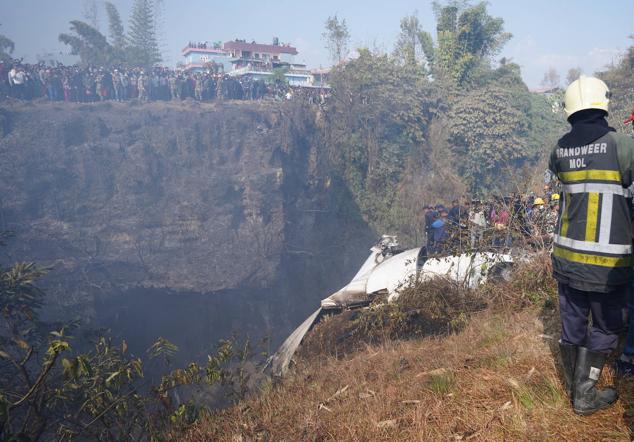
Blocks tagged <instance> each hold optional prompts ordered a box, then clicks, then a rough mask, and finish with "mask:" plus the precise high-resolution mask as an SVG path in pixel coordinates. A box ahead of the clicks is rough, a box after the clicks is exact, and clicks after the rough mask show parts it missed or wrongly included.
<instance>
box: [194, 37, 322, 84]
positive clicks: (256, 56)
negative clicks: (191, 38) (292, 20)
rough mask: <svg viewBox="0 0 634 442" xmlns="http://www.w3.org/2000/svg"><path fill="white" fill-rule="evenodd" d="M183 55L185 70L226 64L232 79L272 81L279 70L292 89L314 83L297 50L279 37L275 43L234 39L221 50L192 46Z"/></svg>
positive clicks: (203, 68) (225, 66) (199, 69)
mask: <svg viewBox="0 0 634 442" xmlns="http://www.w3.org/2000/svg"><path fill="white" fill-rule="evenodd" d="M182 54H183V56H184V57H185V63H184V68H185V69H186V70H196V71H202V70H205V69H206V68H209V67H210V66H211V65H212V63H213V64H215V65H216V66H217V65H219V64H221V65H223V67H224V72H225V73H227V74H229V75H231V76H248V77H251V78H253V79H254V80H266V79H269V78H271V76H273V74H274V72H275V71H276V70H279V71H281V72H284V76H285V77H286V79H287V80H288V82H289V84H290V85H291V86H311V85H312V84H313V80H314V78H313V75H312V74H311V72H310V70H308V69H307V68H306V65H305V64H304V63H301V62H298V61H297V55H298V54H299V52H298V51H297V48H295V47H293V46H291V45H289V44H281V43H279V40H278V39H277V38H275V39H273V44H261V43H256V42H255V41H252V42H251V43H249V42H247V41H245V40H233V41H228V42H226V43H224V45H222V48H220V47H218V45H215V47H213V48H212V47H209V48H208V47H207V44H189V45H188V46H187V47H186V48H185V49H183V51H182Z"/></svg>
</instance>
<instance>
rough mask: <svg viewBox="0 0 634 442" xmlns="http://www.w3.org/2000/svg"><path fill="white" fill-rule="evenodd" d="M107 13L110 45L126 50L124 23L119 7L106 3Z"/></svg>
mask: <svg viewBox="0 0 634 442" xmlns="http://www.w3.org/2000/svg"><path fill="white" fill-rule="evenodd" d="M105 6H106V13H107V14H108V29H109V31H110V44H111V45H112V47H114V48H115V49H118V50H124V48H125V47H126V38H125V33H124V30H123V22H122V21H121V16H120V15H119V11H118V10H117V7H116V6H115V5H113V4H112V3H110V2H106V3H105Z"/></svg>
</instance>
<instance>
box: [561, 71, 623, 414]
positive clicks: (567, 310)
mask: <svg viewBox="0 0 634 442" xmlns="http://www.w3.org/2000/svg"><path fill="white" fill-rule="evenodd" d="M609 98H610V91H609V89H608V87H607V85H606V84H605V83H604V82H603V81H601V80H599V79H598V78H594V77H585V76H581V77H580V78H579V79H578V80H576V81H574V82H572V84H570V86H568V88H567V89H566V93H565V107H564V111H565V112H566V116H567V118H568V122H569V123H570V125H571V129H570V132H568V133H567V134H565V135H564V136H563V137H562V138H561V139H560V140H559V141H558V143H557V146H556V147H555V148H554V149H553V151H552V153H551V156H550V163H549V169H550V170H551V171H552V172H553V174H554V175H556V176H557V177H558V178H559V180H560V181H561V183H562V191H561V208H560V213H559V220H558V222H557V227H556V229H555V234H554V237H553V241H554V246H553V253H552V261H553V276H554V277H555V279H556V280H557V283H558V291H559V310H560V315H561V340H560V343H559V345H560V351H561V357H562V362H563V364H562V365H563V371H564V377H565V383H566V389H567V391H568V394H569V395H570V397H571V400H572V405H573V409H574V411H575V412H576V413H577V414H581V415H588V414H592V413H594V412H596V411H598V410H600V409H602V408H606V407H608V406H610V405H611V404H613V403H614V402H615V401H616V400H617V398H618V394H617V392H616V389H614V388H613V387H606V388H603V389H598V388H596V383H597V381H598V380H599V378H600V376H601V371H602V370H603V366H604V365H605V361H606V358H607V356H608V355H609V354H610V353H611V352H612V351H613V350H614V348H615V347H616V345H617V341H618V335H619V333H620V332H621V331H622V330H623V326H624V324H623V322H624V321H623V314H622V311H623V308H624V307H625V300H626V296H627V293H628V290H629V285H630V281H631V279H632V244H631V231H632V222H631V218H630V205H629V202H628V197H629V191H628V190H627V188H628V187H629V186H630V185H631V184H632V175H633V169H632V163H633V160H634V140H632V138H630V137H628V136H626V135H623V134H617V133H615V131H614V129H613V128H611V127H609V126H608V123H607V121H606V119H605V117H606V116H607V115H608V103H609ZM590 314H592V325H591V326H590V327H589V326H588V316H589V315H590Z"/></svg>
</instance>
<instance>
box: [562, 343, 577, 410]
mask: <svg viewBox="0 0 634 442" xmlns="http://www.w3.org/2000/svg"><path fill="white" fill-rule="evenodd" d="M559 352H560V353H561V365H562V367H563V375H564V386H565V387H566V394H567V395H568V397H569V398H570V400H572V384H573V381H574V376H575V365H576V363H577V346H576V345H572V344H562V343H561V341H560V342H559Z"/></svg>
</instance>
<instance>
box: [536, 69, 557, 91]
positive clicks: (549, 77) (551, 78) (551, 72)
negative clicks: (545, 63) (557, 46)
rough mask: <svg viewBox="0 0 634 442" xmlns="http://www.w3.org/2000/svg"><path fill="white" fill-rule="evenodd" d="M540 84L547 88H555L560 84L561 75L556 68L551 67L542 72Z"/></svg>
mask: <svg viewBox="0 0 634 442" xmlns="http://www.w3.org/2000/svg"><path fill="white" fill-rule="evenodd" d="M541 85H542V86H543V87H546V88H549V89H557V88H558V87H560V85H561V77H560V76H559V72H557V69H555V68H553V67H551V68H549V69H548V70H547V71H546V72H545V73H544V78H542V82H541Z"/></svg>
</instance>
